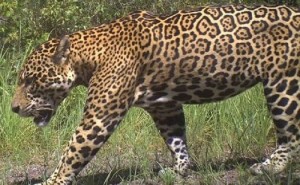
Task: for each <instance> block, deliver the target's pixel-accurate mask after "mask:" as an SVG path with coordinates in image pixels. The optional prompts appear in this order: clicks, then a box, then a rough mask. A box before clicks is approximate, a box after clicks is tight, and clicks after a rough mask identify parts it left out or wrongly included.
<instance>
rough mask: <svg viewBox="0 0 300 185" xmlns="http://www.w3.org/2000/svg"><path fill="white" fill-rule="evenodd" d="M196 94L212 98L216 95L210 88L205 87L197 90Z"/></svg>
mask: <svg viewBox="0 0 300 185" xmlns="http://www.w3.org/2000/svg"><path fill="white" fill-rule="evenodd" d="M194 94H195V95H196V96H198V97H200V98H211V97H213V96H214V92H213V91H212V90H209V89H204V90H203V91H200V90H198V91H195V92H194Z"/></svg>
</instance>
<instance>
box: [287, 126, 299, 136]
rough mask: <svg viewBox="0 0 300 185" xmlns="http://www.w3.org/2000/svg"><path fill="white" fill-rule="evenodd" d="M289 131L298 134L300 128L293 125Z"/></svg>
mask: <svg viewBox="0 0 300 185" xmlns="http://www.w3.org/2000/svg"><path fill="white" fill-rule="evenodd" d="M287 131H289V132H290V133H292V134H294V135H295V134H297V133H298V128H297V127H296V126H295V125H291V126H289V128H288V129H287Z"/></svg>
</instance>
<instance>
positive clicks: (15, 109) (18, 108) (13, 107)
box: [11, 105, 20, 113]
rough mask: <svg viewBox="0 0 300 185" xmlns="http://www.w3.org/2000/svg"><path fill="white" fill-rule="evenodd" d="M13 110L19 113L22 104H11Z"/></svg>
mask: <svg viewBox="0 0 300 185" xmlns="http://www.w3.org/2000/svg"><path fill="white" fill-rule="evenodd" d="M11 110H12V111H13V112H15V113H19V111H20V106H18V105H16V106H14V105H12V106H11Z"/></svg>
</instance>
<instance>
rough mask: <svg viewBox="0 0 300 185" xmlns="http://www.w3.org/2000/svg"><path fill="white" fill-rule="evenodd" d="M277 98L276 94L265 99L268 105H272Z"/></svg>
mask: <svg viewBox="0 0 300 185" xmlns="http://www.w3.org/2000/svg"><path fill="white" fill-rule="evenodd" d="M278 98H279V95H278V94H274V95H272V96H269V97H267V101H268V103H274V102H275V101H276V100H277V99H278Z"/></svg>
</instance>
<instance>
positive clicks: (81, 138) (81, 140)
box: [76, 136, 85, 143]
mask: <svg viewBox="0 0 300 185" xmlns="http://www.w3.org/2000/svg"><path fill="white" fill-rule="evenodd" d="M76 141H77V143H83V142H85V139H84V138H83V137H82V136H77V137H76Z"/></svg>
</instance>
